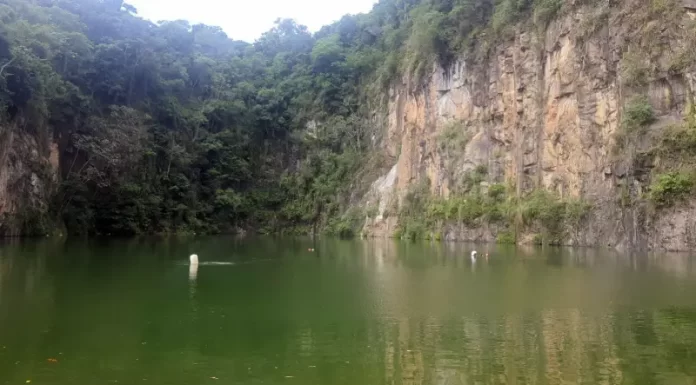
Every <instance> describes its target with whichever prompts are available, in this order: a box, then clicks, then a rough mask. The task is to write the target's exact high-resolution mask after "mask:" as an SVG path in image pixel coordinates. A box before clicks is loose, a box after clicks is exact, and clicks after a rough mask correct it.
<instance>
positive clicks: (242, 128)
mask: <svg viewBox="0 0 696 385" xmlns="http://www.w3.org/2000/svg"><path fill="white" fill-rule="evenodd" d="M560 4H561V2H560V0H381V1H380V2H379V3H377V4H376V5H375V6H374V8H373V10H372V11H371V12H370V13H368V14H361V15H353V16H345V17H343V18H342V19H341V20H340V21H338V22H336V23H334V24H332V25H329V26H326V27H324V28H322V29H321V30H320V31H318V32H316V33H314V34H313V33H310V32H309V31H308V30H307V28H306V27H304V26H302V25H298V24H297V23H295V22H293V21H292V20H278V21H277V23H276V26H275V27H274V28H273V29H271V30H270V31H268V32H266V33H265V34H263V36H261V37H260V38H259V39H258V40H257V41H256V42H254V43H253V44H249V43H245V42H240V41H235V40H232V39H230V38H228V36H226V35H225V33H224V32H223V31H222V30H221V29H220V28H217V27H211V26H206V25H190V24H189V23H188V22H186V21H166V22H159V23H156V24H155V23H152V22H150V21H147V20H144V19H142V18H140V17H139V16H138V15H137V10H136V9H135V8H134V7H132V6H130V5H129V4H127V3H123V2H122V1H121V0H0V104H2V106H3V113H2V114H1V116H0V119H1V120H0V127H2V129H3V130H5V131H6V130H24V131H26V132H30V133H32V134H33V135H36V136H37V137H43V138H46V137H51V138H52V140H54V141H55V142H57V143H59V145H60V151H61V157H60V158H61V159H60V170H61V174H62V175H61V178H60V179H61V180H60V188H59V189H58V191H57V193H56V194H55V197H54V198H55V199H54V200H53V202H52V203H51V205H50V207H49V209H48V210H43V211H42V210H38V209H35V208H32V207H26V208H23V213H22V215H21V220H22V224H21V226H22V229H23V232H24V233H28V234H31V233H37V234H44V233H49V232H52V230H53V229H52V228H51V227H55V223H64V225H65V228H66V229H67V231H68V232H70V233H76V234H123V235H130V234H140V233H163V232H206V233H212V232H228V231H235V230H238V229H253V230H257V231H262V232H288V231H319V230H322V231H327V232H329V233H336V234H343V235H348V234H351V233H352V231H353V230H354V229H356V228H357V227H358V226H359V225H360V221H361V220H362V219H363V218H364V216H361V214H360V213H352V212H351V210H348V208H349V207H350V203H351V200H355V199H356V191H357V192H359V191H360V189H361V188H364V186H365V184H366V183H367V184H369V180H370V177H371V176H370V175H367V174H369V172H366V171H365V170H368V171H369V170H378V169H380V168H383V167H384V165H385V164H384V163H385V160H384V159H382V156H381V155H380V153H379V151H376V150H375V149H376V148H377V147H378V143H379V140H380V137H379V135H380V131H379V129H378V128H379V125H380V121H381V119H382V114H383V111H382V107H383V105H384V100H382V99H383V98H384V95H385V94H387V93H385V92H384V91H385V90H387V89H388V88H389V86H390V85H391V84H392V83H393V82H395V81H398V80H400V79H401V78H402V77H403V76H405V75H407V76H409V77H410V78H411V79H420V78H422V77H423V76H424V75H425V74H426V73H427V72H428V71H430V70H431V69H432V65H433V64H434V63H435V62H436V61H437V62H440V63H442V64H446V63H447V62H448V61H450V60H452V59H453V57H455V56H456V55H458V54H460V53H462V52H469V53H470V54H471V55H484V54H485V53H486V49H487V47H488V46H489V45H490V43H491V42H493V41H494V39H496V38H498V37H499V36H501V35H504V34H505V33H507V32H508V29H509V28H510V26H511V22H512V21H517V20H522V19H528V20H529V22H530V23H545V22H547V20H548V19H550V18H551V17H552V16H553V15H554V13H555V12H556V11H557V10H558V9H559V7H560ZM523 16H524V17H523ZM528 16H532V17H528ZM413 86H414V87H417V86H418V81H415V82H413ZM368 163H369V164H368Z"/></svg>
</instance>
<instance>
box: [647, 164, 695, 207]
mask: <svg viewBox="0 0 696 385" xmlns="http://www.w3.org/2000/svg"><path fill="white" fill-rule="evenodd" d="M694 179H695V178H694V173H693V172H681V171H676V172H675V171H673V172H668V173H665V174H659V175H657V176H656V177H655V178H654V179H653V182H652V183H651V184H650V190H649V191H650V192H649V194H648V196H649V199H650V201H651V202H652V203H653V204H654V205H655V206H656V207H658V208H667V207H670V206H673V205H674V204H675V203H677V202H679V201H682V200H683V199H684V198H686V197H687V196H688V195H690V194H691V192H692V191H693V189H694V182H695V181H694Z"/></svg>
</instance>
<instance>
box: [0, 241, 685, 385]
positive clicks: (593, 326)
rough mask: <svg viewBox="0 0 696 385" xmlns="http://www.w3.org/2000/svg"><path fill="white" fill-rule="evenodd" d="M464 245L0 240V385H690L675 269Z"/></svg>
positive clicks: (680, 279) (670, 264) (656, 259)
mask: <svg viewBox="0 0 696 385" xmlns="http://www.w3.org/2000/svg"><path fill="white" fill-rule="evenodd" d="M310 247H314V248H315V249H316V251H315V252H309V251H308V248H310ZM471 247H472V246H470V245H466V244H434V245H431V244H408V243H399V242H393V241H329V240H325V241H320V242H318V243H316V244H315V245H314V244H313V243H312V242H311V241H309V240H274V239H271V238H265V239H256V240H245V241H239V240H234V239H232V238H196V239H188V240H186V239H178V240H131V241H116V240H111V241H97V240H93V241H88V242H86V241H85V242H75V241H71V242H67V243H66V242H57V241H47V242H22V243H16V244H5V245H2V246H0V384H25V383H27V381H31V384H51V385H68V384H70V385H94V384H117V383H118V384H128V385H131V384H162V385H164V384H172V385H196V384H302V385H314V384H316V385H320V384H321V385H332V384H350V385H369V384H449V385H452V384H693V383H694V382H695V381H696V271H695V270H696V269H695V268H694V266H693V262H692V260H691V258H690V257H688V256H684V255H654V256H652V255H651V256H629V255H622V254H617V253H612V252H602V251H596V250H580V249H576V250H574V249H543V250H542V249H519V248H517V249H515V248H504V247H494V246H488V247H486V246H480V245H479V246H478V248H479V252H480V253H481V252H485V250H488V251H489V252H490V259H489V261H488V262H486V261H479V262H478V263H476V264H472V263H471V262H470V260H469V256H468V255H469V251H470V250H471ZM193 252H196V253H198V254H199V256H200V258H201V261H202V262H231V264H227V265H224V264H217V265H205V264H204V265H202V266H200V268H199V269H198V271H197V272H190V271H189V267H188V266H187V263H186V262H187V258H188V255H189V254H190V253H193Z"/></svg>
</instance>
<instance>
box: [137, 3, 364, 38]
mask: <svg viewBox="0 0 696 385" xmlns="http://www.w3.org/2000/svg"><path fill="white" fill-rule="evenodd" d="M126 2H127V3H128V4H131V5H133V6H135V7H136V8H137V9H138V14H139V15H140V16H142V17H144V18H146V19H150V20H152V21H159V20H177V19H184V20H188V21H190V22H191V23H192V24H195V23H204V24H208V25H217V26H220V27H222V28H223V29H224V30H225V32H226V33H227V35H229V37H231V38H232V39H235V40H245V41H248V42H253V41H254V40H256V39H257V38H258V37H259V36H261V34H262V33H263V32H266V31H267V30H269V29H270V28H271V27H273V22H274V21H275V20H276V19H277V18H279V17H282V18H292V19H295V20H296V21H297V22H298V23H300V24H304V25H306V26H307V27H309V29H310V30H311V31H312V32H316V31H317V30H319V28H321V27H322V26H323V25H326V24H330V23H331V22H333V21H336V20H338V19H340V18H341V16H343V15H345V14H347V13H350V14H354V13H362V12H368V11H369V10H370V9H372V5H373V4H374V3H375V2H376V0H126Z"/></svg>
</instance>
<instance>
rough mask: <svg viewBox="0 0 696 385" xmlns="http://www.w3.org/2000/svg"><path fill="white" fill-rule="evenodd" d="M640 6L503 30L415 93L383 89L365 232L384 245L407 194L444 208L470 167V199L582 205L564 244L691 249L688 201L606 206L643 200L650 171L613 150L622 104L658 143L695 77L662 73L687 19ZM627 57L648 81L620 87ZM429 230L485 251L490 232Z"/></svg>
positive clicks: (407, 83)
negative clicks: (474, 177) (494, 195)
mask: <svg viewBox="0 0 696 385" xmlns="http://www.w3.org/2000/svg"><path fill="white" fill-rule="evenodd" d="M645 3H650V2H646V1H621V2H599V5H598V4H586V5H581V4H572V5H571V4H568V6H567V9H565V8H564V12H563V14H562V16H559V17H558V18H556V19H555V20H553V21H551V22H550V23H549V25H548V26H547V27H546V28H538V27H533V26H524V25H519V26H517V27H516V30H515V33H514V36H511V37H510V38H508V39H504V41H503V42H500V43H498V44H497V45H496V46H494V47H493V48H492V49H490V50H489V51H488V54H487V55H484V56H483V58H482V59H474V58H469V57H460V58H459V59H458V60H457V61H455V62H454V63H452V64H451V65H449V66H447V67H444V68H443V67H440V66H437V67H436V68H435V69H434V70H433V72H432V73H431V75H430V77H429V78H428V79H426V81H425V82H424V83H422V84H414V83H413V81H412V80H410V79H405V80H404V82H403V84H401V85H399V86H396V87H394V88H393V89H392V91H391V92H390V95H389V103H388V116H389V119H388V125H387V127H386V131H387V133H388V134H387V139H386V141H385V143H384V149H385V151H386V152H387V153H389V154H390V155H391V156H392V157H394V158H395V159H397V161H396V164H395V165H394V168H393V169H392V171H391V172H390V174H389V175H386V176H384V177H383V178H381V179H380V180H379V181H378V182H377V183H376V184H375V185H374V186H373V190H372V193H371V194H370V195H369V196H368V201H369V202H368V204H372V205H375V203H377V202H378V203H377V204H376V206H378V207H379V212H378V214H377V216H376V218H374V219H369V220H368V221H367V223H366V226H365V232H367V233H370V234H372V235H376V236H388V235H391V234H393V232H394V231H395V230H396V229H397V227H398V226H399V219H398V218H396V217H395V216H394V215H388V213H387V211H388V209H387V208H388V207H389V206H390V205H391V206H395V207H396V206H403V200H404V196H405V194H406V193H407V191H409V189H410V188H412V187H413V186H414V185H415V184H416V183H419V181H421V180H423V179H426V180H428V181H429V189H430V194H432V195H433V196H439V197H444V198H447V197H449V196H451V195H452V194H453V193H455V192H456V191H457V190H458V188H459V187H458V183H460V181H461V179H462V178H463V177H464V176H466V175H467V173H470V172H474V171H475V170H476V169H477V167H478V168H482V169H484V170H486V176H485V178H484V181H483V182H480V184H481V185H482V186H483V187H484V188H485V187H486V186H488V185H490V184H492V183H500V184H504V185H506V186H508V188H509V190H510V191H511V194H513V195H515V196H518V197H519V196H524V195H525V194H529V193H530V192H531V191H534V190H536V189H544V190H547V191H550V192H553V193H554V194H556V195H557V196H559V197H560V198H561V199H564V198H581V199H583V200H585V201H587V202H589V203H590V204H591V207H592V209H591V210H590V212H589V214H588V216H587V217H586V218H585V219H584V220H583V221H582V223H581V224H579V226H578V227H577V228H575V229H574V230H573V231H569V232H566V234H565V236H564V238H563V240H562V243H564V244H568V245H592V246H596V245H598V246H610V247H618V248H643V249H667V250H687V249H691V248H692V247H694V246H696V215H695V214H696V201H693V202H685V203H680V204H679V205H677V206H675V207H673V208H670V209H665V210H660V211H658V212H654V211H651V210H649V209H648V208H646V205H644V204H639V203H638V204H635V205H630V206H628V205H626V204H622V202H621V199H620V197H621V196H622V194H624V195H625V194H629V195H630V196H633V197H641V196H643V195H644V194H645V192H646V186H647V183H648V182H649V175H648V174H649V170H650V168H651V167H652V166H651V165H650V164H648V165H647V166H646V167H645V169H647V170H648V171H645V170H643V172H641V171H640V169H641V168H640V167H635V165H634V163H635V162H633V160H631V161H630V162H628V161H627V158H628V157H630V155H629V154H622V153H621V152H619V153H618V154H617V153H616V151H615V150H613V149H614V147H615V146H616V133H617V131H618V130H619V129H620V126H621V121H622V113H623V110H624V108H625V104H626V101H627V100H628V98H629V97H631V96H632V95H636V94H642V95H646V96H647V97H648V100H649V102H650V105H651V106H652V108H653V110H654V111H655V115H656V117H657V120H656V122H655V123H654V124H653V125H652V126H651V127H650V131H659V130H660V129H662V128H664V127H666V126H669V125H670V124H673V123H679V122H681V121H683V117H682V114H683V112H684V110H685V108H686V107H687V106H689V105H690V103H691V102H692V95H693V91H694V88H695V86H696V83H695V80H696V73H694V72H690V71H689V70H688V68H689V67H688V66H686V67H685V68H679V69H678V70H675V66H674V65H673V63H674V62H675V61H676V60H677V56H678V55H680V54H683V52H684V51H685V50H687V49H689V48H688V47H689V46H690V44H691V43H690V40H691V39H693V36H691V35H690V34H689V32H688V31H690V29H689V28H687V26H688V24H689V23H690V20H691V19H693V14H692V13H691V11H690V10H689V8H687V7H683V6H682V4H681V3H674V4H672V3H669V2H668V4H666V5H663V6H664V7H666V8H661V9H657V10H656V9H652V10H648V9H646V8H650V5H649V4H645ZM638 52H641V53H638ZM642 52H644V53H642ZM637 53H638V54H637ZM630 54H633V55H634V56H638V57H639V58H640V60H641V63H644V65H645V66H646V67H648V68H649V73H650V75H649V76H647V81H646V82H645V83H644V84H640V85H638V86H633V85H631V86H629V85H627V84H628V83H630V82H629V81H628V79H626V77H627V76H629V74H631V72H630V70H632V68H629V66H632V65H635V63H629V62H627V57H628V56H629V55H630ZM647 145H648V146H649V144H647ZM385 214H387V215H385ZM442 231H443V234H442V236H443V237H444V238H447V239H458V240H476V241H494V240H495V239H496V236H497V235H498V233H499V232H500V231H501V229H500V228H498V227H496V226H495V225H484V224H483V223H480V224H479V225H473V226H472V225H466V226H465V225H461V224H456V223H455V224H449V225H446V226H444V227H443V229H442ZM532 233H533V231H531V230H529V231H521V232H520V234H518V236H517V241H518V242H528V241H531V239H532Z"/></svg>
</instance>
